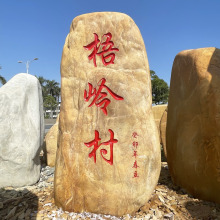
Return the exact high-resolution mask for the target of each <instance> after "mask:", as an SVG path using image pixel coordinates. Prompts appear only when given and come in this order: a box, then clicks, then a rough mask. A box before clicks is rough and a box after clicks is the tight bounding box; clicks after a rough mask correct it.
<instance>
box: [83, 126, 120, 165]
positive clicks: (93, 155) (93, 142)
mask: <svg viewBox="0 0 220 220" xmlns="http://www.w3.org/2000/svg"><path fill="white" fill-rule="evenodd" d="M108 131H109V133H110V140H109V141H106V142H103V143H101V144H99V141H101V139H100V137H99V132H98V131H97V130H95V139H94V140H92V141H90V142H88V143H85V145H86V146H87V147H91V146H94V148H93V150H92V151H91V153H89V157H90V158H91V157H94V162H95V163H96V151H97V150H98V148H99V147H100V146H101V145H110V159H109V160H107V159H106V158H105V157H104V156H103V154H104V155H106V154H107V150H105V149H101V150H100V153H101V156H102V158H103V159H104V160H105V161H106V162H108V163H109V164H110V165H112V164H113V144H114V143H117V142H118V140H117V139H114V132H113V131H112V130H111V129H109V130H108Z"/></svg>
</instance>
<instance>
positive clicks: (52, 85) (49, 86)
mask: <svg viewBox="0 0 220 220" xmlns="http://www.w3.org/2000/svg"><path fill="white" fill-rule="evenodd" d="M46 90H47V93H48V94H50V95H51V96H53V97H54V98H57V96H59V94H60V87H59V83H58V82H56V81H55V80H47V82H46Z"/></svg>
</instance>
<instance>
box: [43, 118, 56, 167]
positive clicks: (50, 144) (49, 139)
mask: <svg viewBox="0 0 220 220" xmlns="http://www.w3.org/2000/svg"><path fill="white" fill-rule="evenodd" d="M58 124H59V116H58V117H57V120H56V123H55V124H54V125H53V126H52V127H51V128H50V130H49V131H48V133H47V135H46V137H45V142H46V156H47V165H48V166H50V167H54V166H55V161H56V152H57V138H58V134H59V129H58Z"/></svg>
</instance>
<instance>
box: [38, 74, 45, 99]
mask: <svg viewBox="0 0 220 220" xmlns="http://www.w3.org/2000/svg"><path fill="white" fill-rule="evenodd" d="M35 77H37V76H35ZM37 79H38V81H39V83H40V85H41V89H42V96H43V99H44V97H46V96H47V91H46V87H45V85H46V81H47V80H46V79H44V77H43V76H39V77H37Z"/></svg>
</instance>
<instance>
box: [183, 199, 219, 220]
mask: <svg viewBox="0 0 220 220" xmlns="http://www.w3.org/2000/svg"><path fill="white" fill-rule="evenodd" d="M185 208H186V209H187V210H188V212H189V213H190V214H191V216H192V217H193V218H195V219H204V220H211V219H220V206H219V205H218V204H215V203H212V202H206V201H198V202H193V201H192V202H191V201H189V202H186V203H185Z"/></svg>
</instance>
